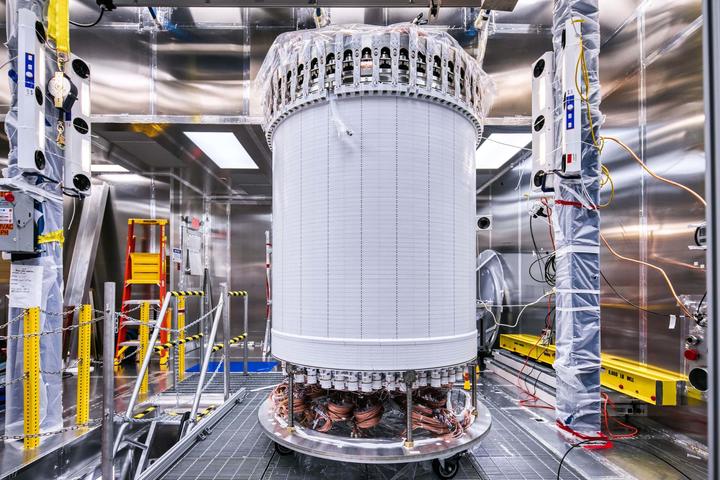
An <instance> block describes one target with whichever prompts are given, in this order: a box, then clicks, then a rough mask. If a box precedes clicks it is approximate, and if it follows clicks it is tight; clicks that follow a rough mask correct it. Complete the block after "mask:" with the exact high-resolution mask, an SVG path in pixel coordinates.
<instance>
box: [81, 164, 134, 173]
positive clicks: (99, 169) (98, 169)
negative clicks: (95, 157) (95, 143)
mask: <svg viewBox="0 0 720 480" xmlns="http://www.w3.org/2000/svg"><path fill="white" fill-rule="evenodd" d="M90 171H91V172H93V173H122V172H127V171H128V169H127V168H125V167H122V166H120V165H115V164H114V163H93V164H91V165H90Z"/></svg>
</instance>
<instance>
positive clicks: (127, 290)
mask: <svg viewBox="0 0 720 480" xmlns="http://www.w3.org/2000/svg"><path fill="white" fill-rule="evenodd" d="M136 225H137V226H139V227H142V228H145V229H148V230H149V229H151V228H158V229H159V233H160V237H159V238H160V247H159V251H157V252H138V251H137V250H136V235H135V233H136V232H135V226H136ZM167 225H168V220H167V219H164V218H159V219H146V218H130V219H128V237H127V249H126V250H125V277H124V279H123V294H122V305H121V307H120V313H122V314H123V315H127V312H128V311H130V310H131V309H132V308H133V304H135V303H138V300H133V298H132V293H133V287H137V286H143V285H151V286H157V287H158V297H157V300H156V299H152V300H151V301H157V302H158V304H159V305H160V304H162V301H163V299H164V298H165V293H166V292H167V273H166V272H167V267H166V260H165V243H166V242H167V237H166V234H165V230H166V227H167ZM144 301H147V300H144ZM139 324H140V322H138V321H133V320H130V319H128V318H126V317H125V316H121V317H120V320H119V325H118V333H117V342H116V343H115V365H120V363H122V361H123V359H125V356H126V355H125V352H127V351H128V349H129V348H130V347H135V348H137V347H138V346H139V344H140V342H139V340H128V339H127V333H128V329H130V328H137V327H138V326H139ZM161 326H162V327H165V328H169V327H170V312H167V313H166V315H165V318H164V319H163V320H162V325H161ZM168 333H169V332H168V331H167V330H161V331H160V343H165V342H167V341H168ZM150 348H152V346H150ZM167 358H168V357H167V350H165V351H164V352H163V353H162V354H161V357H160V364H161V365H162V364H164V363H166V362H167ZM136 361H142V359H136Z"/></svg>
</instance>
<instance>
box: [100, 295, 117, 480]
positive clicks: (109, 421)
mask: <svg viewBox="0 0 720 480" xmlns="http://www.w3.org/2000/svg"><path fill="white" fill-rule="evenodd" d="M104 301H105V308H104V310H105V319H104V322H103V357H102V358H103V418H102V443H101V447H100V448H101V458H102V461H101V465H102V478H105V479H110V480H112V479H113V478H114V476H113V475H114V474H113V458H114V456H113V416H114V414H115V405H114V398H113V397H114V393H115V377H114V372H113V363H114V355H115V284H114V283H112V282H106V283H105V294H104Z"/></svg>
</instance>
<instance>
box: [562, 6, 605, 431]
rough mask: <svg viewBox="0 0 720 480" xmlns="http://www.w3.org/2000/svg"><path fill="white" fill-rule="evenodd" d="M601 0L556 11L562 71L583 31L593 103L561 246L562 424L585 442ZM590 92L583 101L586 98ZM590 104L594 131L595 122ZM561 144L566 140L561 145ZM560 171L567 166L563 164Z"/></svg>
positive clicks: (592, 362) (591, 402)
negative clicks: (573, 33)
mask: <svg viewBox="0 0 720 480" xmlns="http://www.w3.org/2000/svg"><path fill="white" fill-rule="evenodd" d="M597 3H598V2H597V0H558V1H556V2H555V4H554V12H553V19H554V20H553V43H554V46H555V64H556V65H561V62H562V59H561V57H560V56H559V54H558V52H560V51H561V50H562V48H563V45H564V43H563V36H564V35H563V30H564V29H565V25H566V21H567V20H570V19H572V20H573V21H574V25H575V26H577V29H578V30H579V31H580V29H581V32H582V42H583V46H584V52H585V53H584V54H585V62H586V65H587V71H588V77H589V82H588V83H589V88H588V91H589V92H590V93H589V98H588V102H584V101H583V102H581V103H582V110H581V115H580V118H582V133H581V141H582V149H581V152H582V171H581V176H580V178H562V177H560V176H559V175H555V177H556V179H555V202H556V203H555V205H556V207H557V208H556V209H555V215H556V217H555V218H556V222H555V242H556V247H557V253H556V258H557V260H556V264H557V280H556V289H557V295H556V300H555V302H556V303H555V305H556V312H557V313H556V347H557V351H556V357H555V364H554V367H555V373H556V377H557V393H556V399H557V404H556V415H557V419H558V421H559V422H561V423H562V424H563V425H565V426H567V427H568V428H570V429H572V430H573V431H575V432H578V433H580V434H582V435H588V436H596V435H597V434H598V432H599V431H600V405H601V399H600V280H599V278H600V255H599V232H600V215H599V213H598V211H597V209H596V208H594V206H595V205H597V204H598V197H599V183H598V177H599V174H600V163H599V153H598V149H597V148H596V147H595V146H594V145H593V138H599V133H598V130H599V127H600V124H601V122H602V119H601V115H600V85H599V80H598V53H599V48H600V28H599V24H598V5H597ZM559 85H562V68H556V69H555V82H554V90H555V92H554V93H555V98H563V94H564V92H562V91H561V90H560V87H559ZM584 92H585V88H583V95H584V94H585V93H584ZM588 104H589V108H590V115H591V117H592V124H593V129H594V135H593V132H591V129H590V124H589V122H588V120H587V109H588ZM564 113H565V112H564V110H563V109H562V108H559V109H558V110H557V111H556V116H555V124H556V130H555V131H556V132H558V135H559V132H561V131H562V121H563V117H564ZM556 144H557V145H559V144H560V141H559V139H556ZM556 164H559V159H558V160H557V163H556Z"/></svg>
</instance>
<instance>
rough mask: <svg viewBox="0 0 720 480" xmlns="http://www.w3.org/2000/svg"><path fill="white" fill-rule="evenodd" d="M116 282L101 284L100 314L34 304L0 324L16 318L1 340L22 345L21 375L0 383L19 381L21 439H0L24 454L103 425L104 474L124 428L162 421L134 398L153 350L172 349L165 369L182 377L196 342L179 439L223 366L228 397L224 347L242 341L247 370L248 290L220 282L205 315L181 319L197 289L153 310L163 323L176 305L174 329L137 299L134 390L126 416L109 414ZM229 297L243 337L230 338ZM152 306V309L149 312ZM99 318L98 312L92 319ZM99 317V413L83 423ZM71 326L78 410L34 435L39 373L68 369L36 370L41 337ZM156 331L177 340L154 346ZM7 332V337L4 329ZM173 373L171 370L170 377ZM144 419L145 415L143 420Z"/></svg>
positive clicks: (144, 388) (144, 385)
mask: <svg viewBox="0 0 720 480" xmlns="http://www.w3.org/2000/svg"><path fill="white" fill-rule="evenodd" d="M114 287H115V285H114V284H112V283H107V284H106V285H105V299H106V301H105V308H104V310H102V311H99V310H94V309H92V307H91V306H90V305H81V306H79V307H77V308H75V309H73V310H68V311H65V312H62V313H53V312H46V311H44V310H41V309H40V308H39V307H34V308H29V309H26V310H24V311H23V312H22V314H21V315H18V316H17V317H15V318H13V319H11V320H10V321H8V322H7V323H5V324H3V325H0V328H5V327H8V326H9V325H11V324H12V323H14V322H20V321H22V322H23V324H22V327H21V329H20V330H19V331H18V330H15V333H16V334H15V335H12V334H8V335H7V336H0V339H4V340H17V341H22V346H23V372H22V376H20V377H19V378H15V379H7V381H6V382H5V385H6V386H8V385H12V384H15V383H17V382H24V383H23V398H24V405H23V434H22V435H5V436H0V440H22V441H23V443H24V447H25V448H27V449H32V448H36V447H38V446H39V445H40V441H41V439H42V438H44V437H50V436H53V435H58V434H62V433H65V432H68V431H73V430H80V429H86V428H89V427H92V426H95V425H99V424H101V423H102V424H103V431H102V447H101V452H102V459H103V460H102V468H103V471H104V472H105V471H107V472H110V471H111V468H112V460H113V458H114V457H115V454H116V453H117V452H118V449H119V447H120V446H121V444H122V442H123V437H124V436H125V434H126V432H127V429H128V427H129V426H130V425H132V424H137V423H150V422H156V421H158V420H161V419H162V418H163V417H162V416H155V415H151V413H152V412H147V411H143V412H140V413H138V412H135V409H136V407H137V405H138V401H139V399H140V398H141V395H146V394H147V393H148V379H149V375H148V374H149V368H150V363H151V360H152V357H153V354H154V353H155V352H160V351H163V350H168V349H169V350H173V349H175V350H177V362H176V363H171V364H170V365H176V368H177V370H178V373H179V379H180V380H182V375H183V374H184V372H185V365H184V361H185V358H184V356H185V352H184V349H183V348H182V347H185V346H186V345H187V344H188V343H189V342H192V341H199V342H200V343H201V345H202V344H203V340H206V341H205V342H204V345H203V347H204V348H203V349H202V363H201V367H200V372H199V379H198V383H197V387H196V390H195V393H194V395H193V398H192V405H191V411H190V415H189V418H188V421H187V422H186V423H185V425H184V427H183V428H184V432H183V435H186V434H189V433H191V432H193V431H194V429H195V427H196V426H197V424H198V422H200V420H201V419H202V418H203V417H204V416H205V414H207V413H209V412H210V411H212V408H213V407H208V408H206V409H205V411H204V412H203V413H199V412H198V410H199V407H200V402H201V397H202V395H203V392H204V391H205V389H206V388H207V386H208V385H210V383H212V381H213V379H214V377H215V375H216V374H217V373H218V370H219V367H220V365H222V366H223V367H224V373H223V393H224V398H225V399H226V400H227V399H228V398H229V388H230V387H229V385H230V380H229V373H230V370H231V368H230V354H229V348H230V347H231V346H232V345H236V344H239V343H240V342H243V372H244V373H245V374H247V373H248V338H247V330H248V293H247V292H246V291H244V290H232V291H229V290H228V289H227V286H226V285H224V284H223V285H222V294H221V295H220V299H219V301H218V304H217V305H216V306H215V307H214V308H213V309H211V310H209V311H208V312H206V313H205V314H202V315H200V317H199V318H198V319H196V320H194V321H193V322H190V323H186V322H185V311H184V301H185V298H186V297H188V296H201V295H202V292H198V291H173V292H168V293H167V294H166V295H165V298H164V299H163V301H162V304H161V306H160V308H159V313H158V315H157V316H156V318H157V319H161V318H164V317H165V315H166V314H167V312H168V310H169V308H170V306H171V302H172V301H173V300H174V301H175V307H176V312H177V316H176V324H174V325H173V327H175V328H165V327H163V326H162V322H160V321H155V322H152V321H151V308H152V306H151V302H143V303H141V304H139V305H138V306H137V307H136V309H134V310H133V311H135V310H139V318H137V319H131V320H133V321H138V322H139V345H138V349H137V352H136V354H137V355H138V359H139V361H140V365H139V369H138V372H137V378H136V381H135V384H134V386H133V390H132V393H131V395H130V399H129V401H128V404H127V409H126V411H125V413H123V414H121V415H118V414H115V412H114V398H113V397H114V372H113V370H114V357H115V355H114V350H115V349H114V341H115V332H116V328H117V325H118V321H119V320H120V317H121V316H124V318H125V319H126V320H127V319H128V316H127V313H128V312H125V313H120V312H116V311H115V288H114ZM232 297H242V298H243V333H242V334H241V335H236V336H234V337H230V310H229V307H230V303H231V302H230V299H231V298H232ZM155 308H157V307H155ZM75 312H78V318H79V320H78V322H77V324H75V325H71V326H68V327H60V328H56V329H52V330H42V329H41V324H42V322H41V317H42V315H56V316H60V315H69V314H74V313H75ZM94 314H99V315H94ZM209 318H212V326H211V329H210V331H209V333H208V334H207V335H204V334H203V333H202V332H201V333H198V334H193V335H186V332H187V330H188V329H189V328H191V327H193V326H195V325H197V324H201V322H204V321H205V320H206V319H209ZM103 319H104V333H103V354H102V358H103V361H102V362H101V363H102V365H103V410H102V416H101V417H100V418H95V419H91V418H90V369H91V366H92V364H93V363H100V362H93V360H92V357H91V354H92V351H91V350H92V349H91V344H92V324H93V323H96V322H98V321H100V320H103ZM221 320H222V322H223V325H222V329H223V339H222V341H221V342H216V339H217V336H218V330H219V328H220V322H221ZM74 329H77V335H78V349H77V355H78V356H77V362H76V364H75V365H76V366H77V398H76V401H77V410H76V419H75V422H74V424H73V425H70V426H67V427H64V428H61V429H57V430H53V431H41V429H40V418H41V411H40V408H41V406H40V402H39V399H40V386H41V383H42V375H62V374H63V373H65V372H66V371H67V370H68V369H69V368H72V367H68V368H63V369H60V370H58V371H46V370H43V369H42V365H41V363H40V362H41V360H40V358H41V356H40V339H41V337H43V336H45V335H51V334H62V333H63V332H66V331H70V330H74ZM162 330H169V331H170V333H171V334H174V335H176V337H175V338H172V339H171V340H170V341H168V342H166V343H163V344H158V338H159V336H160V332H161V331H162ZM8 333H10V332H8ZM218 352H222V354H223V358H222V360H221V362H219V363H218V368H217V369H215V372H213V373H212V376H211V377H210V380H209V381H206V380H207V377H208V368H209V364H210V360H211V358H212V356H213V355H215V354H217V353H218ZM174 374H175V372H173V375H174ZM148 416H149V417H151V418H146V417H148ZM116 422H117V423H119V424H120V425H119V429H118V432H117V435H113V430H114V429H115V423H116Z"/></svg>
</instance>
